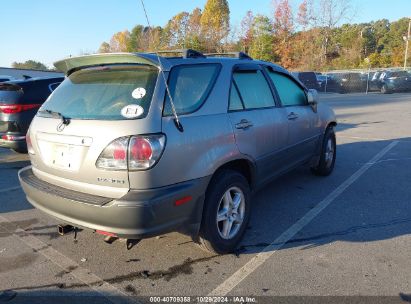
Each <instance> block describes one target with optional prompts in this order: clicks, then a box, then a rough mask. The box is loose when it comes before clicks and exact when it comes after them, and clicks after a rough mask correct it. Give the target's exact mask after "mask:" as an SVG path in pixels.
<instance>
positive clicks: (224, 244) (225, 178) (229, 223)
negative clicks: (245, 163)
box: [199, 170, 251, 254]
mask: <svg viewBox="0 0 411 304" xmlns="http://www.w3.org/2000/svg"><path fill="white" fill-rule="evenodd" d="M250 196H251V191H250V186H249V184H248V182H247V180H246V178H245V177H244V176H243V175H242V174H241V173H239V172H237V171H233V170H224V171H221V172H219V173H217V175H216V176H215V177H213V179H212V180H211V182H210V185H209V187H208V190H207V193H206V198H205V202H204V210H203V218H202V221H201V228H200V233H199V245H200V247H201V248H202V249H203V250H206V251H208V252H212V253H216V254H225V253H229V252H232V251H233V250H234V249H235V248H236V247H237V245H238V244H239V242H240V241H241V239H242V237H243V235H244V232H245V229H246V227H247V224H248V221H249V219H250V211H251V209H250Z"/></svg>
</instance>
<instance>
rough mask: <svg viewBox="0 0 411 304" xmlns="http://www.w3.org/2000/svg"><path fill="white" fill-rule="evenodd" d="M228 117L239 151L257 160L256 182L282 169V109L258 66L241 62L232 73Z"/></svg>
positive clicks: (284, 123) (284, 125)
mask: <svg viewBox="0 0 411 304" xmlns="http://www.w3.org/2000/svg"><path fill="white" fill-rule="evenodd" d="M229 117H230V121H231V124H232V127H233V130H234V134H235V139H236V143H237V146H238V149H239V150H240V152H241V153H243V154H245V155H248V156H249V157H250V158H252V159H253V160H255V162H256V164H257V178H258V180H259V181H260V182H263V181H264V180H266V179H269V178H270V177H271V176H273V175H275V174H276V173H278V172H280V171H281V170H282V169H283V165H284V161H283V160H282V159H281V158H282V157H284V156H285V154H281V149H282V148H283V147H285V146H286V145H287V132H288V123H287V118H286V112H285V109H282V108H280V107H277V106H276V103H275V101H274V96H273V92H272V90H271V88H270V85H269V83H268V82H267V78H266V76H265V74H264V72H263V71H262V70H261V68H260V67H259V66H256V65H250V66H248V67H247V66H246V67H244V66H242V67H241V68H238V69H236V70H235V71H234V73H233V80H232V84H231V91H230V105H229Z"/></svg>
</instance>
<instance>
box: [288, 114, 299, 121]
mask: <svg viewBox="0 0 411 304" xmlns="http://www.w3.org/2000/svg"><path fill="white" fill-rule="evenodd" d="M287 118H288V120H294V119H297V118H298V115H297V114H295V113H294V112H291V113H290V114H288V116H287Z"/></svg>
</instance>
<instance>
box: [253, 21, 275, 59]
mask: <svg viewBox="0 0 411 304" xmlns="http://www.w3.org/2000/svg"><path fill="white" fill-rule="evenodd" d="M252 36H253V39H252V43H251V45H250V49H249V54H250V55H251V57H253V58H255V59H261V60H265V61H276V60H277V59H278V58H276V57H274V53H273V43H274V35H273V25H272V23H271V20H270V18H268V17H266V16H262V15H257V16H255V18H254V23H253V26H252Z"/></svg>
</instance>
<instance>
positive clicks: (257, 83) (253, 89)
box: [233, 70, 275, 109]
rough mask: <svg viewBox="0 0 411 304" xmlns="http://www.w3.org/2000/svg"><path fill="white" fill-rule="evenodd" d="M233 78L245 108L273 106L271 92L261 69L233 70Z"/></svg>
mask: <svg viewBox="0 0 411 304" xmlns="http://www.w3.org/2000/svg"><path fill="white" fill-rule="evenodd" d="M233 78H234V82H235V84H236V85H237V88H238V91H239V93H240V96H241V99H242V101H243V103H244V107H245V108H246V109H258V108H266V107H273V106H275V102H274V97H273V94H272V93H271V89H270V86H269V85H268V83H267V80H266V79H265V77H264V75H263V73H262V71H260V70H254V71H235V72H234V75H233Z"/></svg>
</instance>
